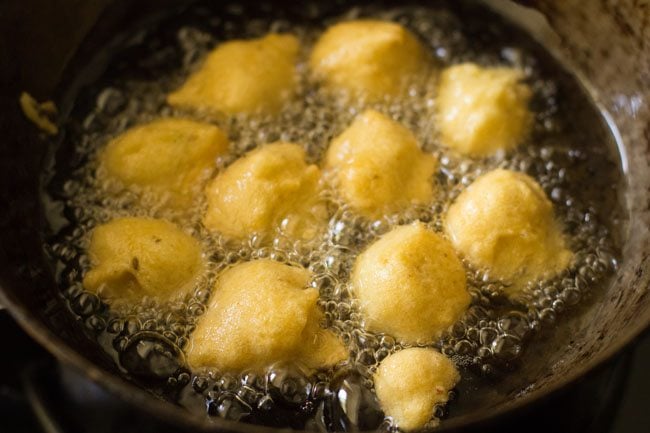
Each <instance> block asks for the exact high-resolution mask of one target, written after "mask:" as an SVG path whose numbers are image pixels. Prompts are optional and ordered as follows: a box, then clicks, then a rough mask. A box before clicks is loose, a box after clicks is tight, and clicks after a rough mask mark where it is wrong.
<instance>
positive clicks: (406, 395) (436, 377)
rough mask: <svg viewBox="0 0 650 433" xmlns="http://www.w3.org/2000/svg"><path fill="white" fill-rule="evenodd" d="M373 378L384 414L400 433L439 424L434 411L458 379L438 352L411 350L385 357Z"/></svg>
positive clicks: (452, 365)
mask: <svg viewBox="0 0 650 433" xmlns="http://www.w3.org/2000/svg"><path fill="white" fill-rule="evenodd" d="M373 379H374V382H375V391H376V392H377V398H378V399H379V403H380V405H381V407H382V409H383V410H384V413H386V415H388V416H390V417H392V418H393V420H394V421H395V424H397V426H398V427H399V428H400V429H401V430H415V429H419V428H422V427H424V426H425V425H427V426H428V427H434V426H435V425H437V424H438V420H436V419H434V418H433V417H434V408H435V406H436V405H439V404H445V403H447V400H448V399H449V391H450V390H451V389H453V388H454V386H456V384H457V383H458V381H459V380H460V374H459V373H458V370H457V369H456V366H455V365H454V363H453V362H452V361H451V360H449V359H448V358H447V357H445V356H444V355H443V354H441V353H440V352H438V351H436V350H434V349H425V348H410V349H404V350H400V351H399V352H396V353H393V354H391V355H389V356H388V357H386V358H385V359H384V360H383V361H382V362H381V364H379V368H377V371H376V372H375V374H374V377H373ZM430 421H432V422H430Z"/></svg>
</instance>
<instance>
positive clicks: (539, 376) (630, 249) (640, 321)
mask: <svg viewBox="0 0 650 433" xmlns="http://www.w3.org/2000/svg"><path fill="white" fill-rule="evenodd" d="M184 3H187V2H181V1H171V0H166V1H145V0H142V1H119V0H116V1H109V0H102V1H96V2H80V1H74V0H67V1H64V0H56V1H45V0H31V1H26V0H23V1H16V0H9V1H5V2H3V4H2V5H1V6H0V86H1V87H0V90H1V93H0V94H1V95H2V99H1V101H0V104H1V105H0V132H1V133H2V139H1V140H0V304H2V305H4V306H5V307H6V308H7V309H8V310H9V312H10V313H11V314H12V316H13V317H14V318H15V319H16V320H17V321H18V322H19V323H20V325H21V326H22V327H24V328H25V329H26V330H27V331H28V332H29V333H30V334H31V335H32V336H33V337H34V338H35V339H36V340H37V341H38V342H40V343H41V344H42V345H43V346H45V347H46V348H47V349H48V350H49V351H50V352H52V353H53V354H54V355H55V356H56V357H57V358H58V359H60V360H61V361H62V362H63V363H64V364H66V365H70V366H73V367H74V368H76V369H77V370H79V371H80V372H81V373H82V374H83V375H85V376H87V377H89V378H90V379H92V380H94V381H96V382H98V383H99V384H101V385H102V386H103V387H105V388H107V389H109V390H110V391H111V392H114V393H116V394H118V395H119V396H121V397H122V398H123V399H124V400H125V401H127V402H128V403H129V404H131V405H134V406H135V407H136V409H137V410H138V411H141V412H142V413H145V414H149V415H150V416H151V417H152V418H151V419H152V422H153V420H154V419H162V420H164V422H165V427H160V426H159V425H158V426H159V427H157V431H163V430H167V429H170V430H183V429H186V428H192V429H193V430H197V429H200V430H202V429H219V430H229V431H266V429H265V428H263V427H257V426H254V427H251V426H247V425H240V424H235V423H231V422H227V421H222V420H216V421H215V422H214V423H211V424H210V425H206V424H204V423H202V422H201V421H200V420H197V419H196V418H194V417H192V416H190V415H189V414H188V413H186V412H185V411H183V410H182V409H180V408H178V407H175V406H173V405H170V404H169V403H166V402H164V401H161V400H158V399H156V398H154V397H153V396H151V395H149V394H148V393H147V392H145V391H142V390H141V389H139V388H137V387H135V386H134V385H133V384H131V383H129V381H128V380H127V379H125V378H123V377H122V376H121V375H120V374H119V372H118V370H117V369H116V367H115V365H114V364H113V362H112V361H111V360H110V359H108V357H107V356H106V355H105V354H104V353H103V352H102V351H101V350H99V349H98V347H97V346H96V345H95V343H93V342H92V341H91V340H90V339H89V338H88V337H87V336H86V335H85V334H84V332H82V331H81V329H80V327H79V326H78V324H77V323H76V322H75V320H74V318H73V316H72V315H71V314H69V312H68V311H67V307H66V306H65V304H64V302H63V300H62V298H61V297H60V296H59V288H58V287H57V286H56V284H55V283H54V281H53V277H52V272H51V269H50V267H49V265H48V263H47V261H46V260H45V257H44V254H43V247H42V246H43V236H44V234H45V233H46V232H47V224H46V223H45V218H44V212H45V210H44V207H43V204H42V202H41V196H40V193H41V190H42V187H43V185H42V173H43V164H44V163H45V162H46V161H48V160H49V157H50V156H51V153H52V152H55V151H56V152H61V151H62V150H61V148H60V147H59V145H60V144H61V143H65V136H59V137H56V138H55V139H53V140H51V139H48V140H44V139H43V138H42V136H41V134H39V133H38V131H37V130H36V129H35V128H34V127H33V125H31V124H30V123H28V122H27V121H26V120H25V118H24V117H23V115H22V114H21V112H20V110H19V106H18V103H17V100H18V96H19V94H20V92H21V91H22V90H23V89H27V90H29V91H30V92H31V93H32V94H33V95H34V96H35V97H36V98H37V99H39V100H45V99H54V100H55V101H56V102H57V105H58V106H59V107H60V117H61V119H64V118H65V117H66V115H67V113H68V112H69V111H70V110H71V109H72V106H73V100H74V99H73V97H74V95H75V94H76V89H77V87H76V86H80V85H84V84H87V83H91V82H93V80H95V79H97V78H98V77H99V76H100V75H101V73H102V72H103V68H104V66H105V62H104V61H105V60H108V57H109V53H110V49H109V48H107V47H110V44H111V43H116V40H115V36H116V35H119V34H120V33H122V31H123V30H125V29H129V28H134V27H137V28H143V26H144V27H146V26H147V25H148V24H147V23H151V22H153V21H155V19H156V17H157V16H159V15H160V13H161V11H167V13H169V11H178V10H182V8H183V5H184ZM240 3H242V2H240ZM243 3H246V4H248V2H243ZM343 3H346V2H343V1H338V2H329V3H328V4H327V6H324V7H323V8H322V9H323V10H324V11H325V12H327V11H328V9H329V8H332V9H336V8H337V7H338V6H339V5H340V4H343ZM489 3H492V4H494V5H496V6H497V7H503V8H504V10H506V11H507V12H509V13H513V14H514V15H515V16H516V17H517V19H519V18H521V17H523V18H521V19H522V20H523V21H522V22H524V23H526V25H528V24H530V23H533V24H535V23H536V21H535V19H534V18H533V19H532V21H530V20H528V18H530V16H529V15H528V14H525V13H524V14H523V15H519V14H520V12H521V11H519V10H518V9H516V8H514V6H513V5H512V4H509V3H508V2H503V1H491V2H489ZM522 3H527V4H529V5H532V6H534V7H536V8H539V10H541V11H542V12H543V13H545V14H546V15H547V17H548V19H549V22H550V24H551V27H552V28H553V29H554V30H555V31H556V32H557V35H559V37H558V38H557V39H556V38H555V37H553V38H551V39H553V40H552V44H553V46H554V47H555V49H556V50H557V51H558V52H559V53H561V54H562V55H563V56H564V58H568V59H571V63H572V67H574V68H575V70H577V71H578V72H579V73H581V74H582V75H583V76H584V78H585V79H586V80H587V82H589V83H591V84H592V85H593V86H594V88H593V89H591V90H592V91H593V93H594V94H595V96H596V99H597V101H598V102H599V103H600V104H602V105H603V108H605V109H607V110H609V112H610V113H612V117H611V119H609V120H610V121H611V122H612V123H613V124H614V125H616V126H618V129H619V130H620V131H621V134H622V137H621V143H622V144H623V146H624V149H623V151H624V154H625V159H626V161H627V173H626V179H627V185H626V191H625V197H626V207H627V210H628V212H629V217H630V222H629V227H628V228H627V230H626V231H625V233H626V239H625V247H624V257H623V262H622V263H623V265H622V267H621V269H620V270H619V272H618V274H617V276H616V278H615V281H614V282H613V284H612V285H611V287H610V288H609V289H608V291H607V292H606V294H605V295H604V297H603V299H602V300H600V301H599V303H598V304H597V305H595V306H593V308H592V310H591V312H590V314H588V315H586V316H585V317H584V318H582V319H581V320H578V321H576V323H574V324H573V325H574V330H573V335H572V340H573V344H572V345H571V346H567V345H564V346H561V347H558V348H557V350H555V351H554V352H553V353H549V354H547V357H546V358H544V359H542V360H540V361H539V362H537V363H536V364H534V365H532V366H531V367H529V368H527V377H528V380H530V383H531V384H532V385H533V386H532V388H531V389H532V390H531V391H530V392H528V393H526V394H525V395H523V396H521V397H518V398H515V397H514V396H515V395H516V394H517V393H518V392H519V391H520V390H521V389H522V388H523V387H524V386H525V385H526V384H524V383H516V382H513V383H512V384H511V389H510V392H509V393H508V392H506V393H504V394H503V395H502V396H500V397H498V398H496V399H495V400H494V401H493V402H491V403H490V405H489V407H485V408H484V409H482V410H478V411H475V412H472V413H468V414H465V415H462V416H459V417H456V418H453V419H450V420H449V421H447V422H445V423H444V425H443V429H442V430H445V431H447V430H449V431H451V430H463V431H468V430H467V429H469V428H470V426H472V427H474V428H476V429H477V431H489V428H490V426H492V427H493V428H495V429H496V428H498V429H503V424H499V423H503V422H504V417H505V419H506V421H505V422H507V419H508V417H514V416H522V414H525V413H526V409H528V408H530V407H531V405H533V404H535V403H536V402H538V401H539V400H540V398H542V397H549V396H551V398H552V396H553V394H554V393H555V392H557V391H558V390H560V389H562V388H563V387H566V386H567V385H568V384H571V383H572V382H574V381H576V380H578V379H579V378H580V377H582V376H583V375H584V374H585V373H587V372H588V371H590V370H592V369H594V368H595V367H596V366H597V365H599V364H602V363H603V362H604V361H606V360H608V359H610V358H611V357H612V355H614V354H615V353H617V352H618V351H620V350H621V349H622V348H623V347H624V346H625V345H626V344H628V343H629V342H630V341H632V339H633V338H634V337H635V336H637V335H638V334H639V333H640V332H641V331H642V330H644V329H645V328H647V327H648V324H649V323H650V296H648V286H649V279H650V275H649V274H648V270H649V269H650V267H649V266H648V260H650V234H649V233H648V227H649V226H650V224H649V223H648V222H649V220H650V215H649V209H650V166H649V156H650V152H649V150H648V149H650V133H649V132H648V131H650V115H649V113H648V108H647V103H648V100H647V98H648V97H649V96H650V74H649V70H650V52H648V49H647V48H645V47H647V46H648V45H646V43H650V41H648V40H647V39H648V38H649V37H650V36H648V34H645V36H644V32H643V29H644V27H643V25H644V24H643V23H644V22H646V20H647V19H648V18H649V16H650V11H649V10H648V8H647V7H643V6H638V8H637V6H635V5H636V3H637V2H633V1H631V0H630V1H620V2H618V5H617V6H616V7H614V9H612V7H610V6H608V3H607V2H605V1H602V2H601V1H594V2H588V4H584V3H585V2H580V1H579V0H570V1H564V2H554V1H539V2H536V1H528V2H522ZM269 4H271V5H272V6H273V7H272V8H271V10H277V9H282V8H285V9H287V10H292V11H293V13H295V14H300V13H303V12H305V13H306V11H307V10H308V9H307V8H305V9H304V10H303V9H302V8H300V7H296V5H295V4H294V5H291V4H287V3H285V2H282V1H272V2H269ZM247 8H250V10H255V11H256V13H260V11H262V12H263V7H262V6H260V5H256V4H253V3H252V2H251V4H250V5H247ZM245 10H248V9H245ZM172 13H173V12H172ZM535 27H536V29H537V30H536V31H537V32H538V34H539V35H540V37H548V33H546V31H547V30H544V28H543V27H539V26H535ZM646 33H647V32H646ZM644 38H645V40H644ZM118 39H119V38H118ZM118 42H119V41H118ZM90 59H92V62H91V61H90ZM89 65H90V66H89ZM2 355H3V356H11V353H10V352H8V353H7V352H5V353H3V354H2ZM515 409H517V410H518V412H513V411H514V410H515ZM517 414H518V415H517ZM498 416H500V418H499V417H498ZM442 430H441V431H442Z"/></svg>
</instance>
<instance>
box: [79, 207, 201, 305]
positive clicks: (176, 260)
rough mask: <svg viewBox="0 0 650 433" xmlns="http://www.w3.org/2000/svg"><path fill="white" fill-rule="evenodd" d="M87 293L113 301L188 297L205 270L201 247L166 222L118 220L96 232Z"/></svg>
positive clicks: (97, 228) (93, 235)
mask: <svg viewBox="0 0 650 433" xmlns="http://www.w3.org/2000/svg"><path fill="white" fill-rule="evenodd" d="M88 255H89V256H90V261H91V265H92V268H91V269H90V271H88V272H87V273H86V275H85V277H84V280H83V285H84V287H85V288H86V289H87V290H90V291H92V292H100V293H101V295H103V296H106V297H108V298H122V299H127V300H132V301H137V300H139V299H141V298H143V297H145V296H150V297H154V298H158V299H161V300H169V299H173V298H177V297H180V296H182V295H184V294H186V293H187V292H188V291H189V290H191V289H192V288H193V287H194V283H195V282H196V280H197V278H198V277H199V275H200V273H201V271H202V270H203V268H204V262H203V258H202V256H201V246H200V244H199V242H198V241H197V240H196V239H194V238H193V237H192V236H190V235H188V234H186V233H185V232H183V231H182V230H181V229H179V228H178V227H176V226H175V225H174V224H172V223H170V222H168V221H165V220H156V219H150V218H118V219H114V220H112V221H110V222H109V223H106V224H103V225H101V226H98V227H96V228H95V230H94V231H93V233H92V236H91V239H90V246H89V248H88Z"/></svg>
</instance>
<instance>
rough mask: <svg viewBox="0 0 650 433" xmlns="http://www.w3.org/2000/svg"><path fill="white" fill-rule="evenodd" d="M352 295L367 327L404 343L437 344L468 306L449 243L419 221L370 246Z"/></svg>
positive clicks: (462, 276) (358, 269) (459, 267)
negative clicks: (357, 303) (438, 338)
mask: <svg viewBox="0 0 650 433" xmlns="http://www.w3.org/2000/svg"><path fill="white" fill-rule="evenodd" d="M352 290H353V292H354V294H355V296H356V298H357V299H358V300H359V306H360V309H361V312H362V314H363V317H364V319H365V326H366V328H367V329H368V330H370V331H374V332H379V333H386V334H389V335H392V336H393V337H395V338H397V339H398V340H400V341H401V342H403V343H428V342H431V341H433V340H434V339H435V338H437V337H438V336H439V335H440V334H441V333H442V332H443V331H444V330H446V329H447V328H448V327H449V326H450V325H452V324H453V323H455V322H456V321H457V320H458V319H460V317H461V316H462V314H463V313H464V312H465V310H466V309H467V307H468V306H469V303H470V295H469V293H468V292H467V287H466V280H465V270H464V269H463V265H462V263H461V262H460V260H459V259H458V257H457V256H456V253H455V252H454V250H453V248H452V246H451V244H450V243H449V242H448V241H447V240H446V239H444V238H443V237H441V236H440V235H438V234H436V233H435V232H433V231H431V230H429V229H427V228H426V227H425V226H424V224H422V223H420V222H418V223H414V224H411V225H407V226H400V227H397V228H395V229H393V230H391V231H390V232H388V233H387V234H385V235H384V236H383V237H382V238H381V239H379V240H378V241H376V242H375V243H373V244H372V245H370V247H369V248H368V249H367V250H366V251H364V252H363V253H362V254H361V255H360V256H359V257H358V258H357V260H356V262H355V264H354V269H353V270H352Z"/></svg>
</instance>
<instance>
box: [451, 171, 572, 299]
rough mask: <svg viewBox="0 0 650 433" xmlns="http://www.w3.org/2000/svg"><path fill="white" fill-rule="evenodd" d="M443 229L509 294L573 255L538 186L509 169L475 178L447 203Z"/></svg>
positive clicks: (564, 263)
mask: <svg viewBox="0 0 650 433" xmlns="http://www.w3.org/2000/svg"><path fill="white" fill-rule="evenodd" d="M445 230H446V232H447V234H448V236H449V238H450V239H451V242H452V243H453V244H454V246H455V247H456V249H457V250H458V251H459V252H460V253H461V254H462V255H463V256H465V258H466V259H467V260H468V261H469V262H470V263H471V264H472V266H474V267H476V268H482V269H486V270H488V271H489V273H490V276H491V277H496V278H498V279H500V280H503V281H505V282H506V283H509V284H510V286H509V287H508V288H507V289H506V292H507V293H508V294H514V293H516V292H517V291H519V290H520V289H522V288H523V287H524V286H525V284H526V283H527V282H528V281H531V280H536V279H538V278H541V277H544V276H551V275H554V274H556V273H558V272H560V271H561V270H562V269H564V268H566V267H567V266H568V264H569V262H570V261H571V257H572V253H571V252H570V251H569V250H568V249H567V248H566V247H565V242H564V238H563V236H562V230H561V228H560V225H559V224H558V222H557V221H556V220H555V218H554V215H553V205H552V204H551V202H550V201H549V199H548V198H547V197H546V195H545V194H544V191H543V190H542V188H541V187H540V186H539V185H538V184H537V182H535V180H534V179H532V178H531V177H530V176H527V175H525V174H523V173H518V172H514V171H510V170H502V169H499V170H494V171H491V172H489V173H486V174H484V175H482V176H480V177H479V178H478V179H476V180H475V181H474V182H473V183H472V184H471V185H470V186H469V187H468V188H467V189H466V190H465V191H463V192H462V193H461V194H460V195H459V196H458V198H457V199H456V201H455V202H454V203H453V204H452V205H451V206H450V207H449V211H448V212H447V216H446V221H445Z"/></svg>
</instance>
